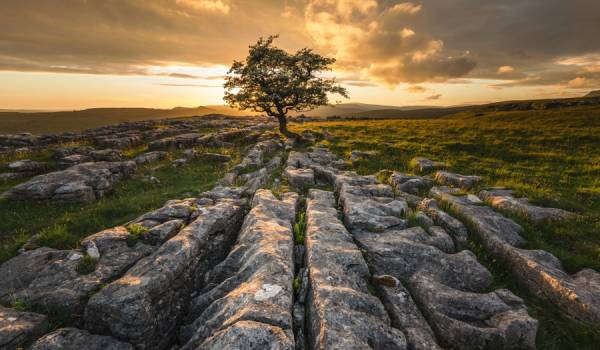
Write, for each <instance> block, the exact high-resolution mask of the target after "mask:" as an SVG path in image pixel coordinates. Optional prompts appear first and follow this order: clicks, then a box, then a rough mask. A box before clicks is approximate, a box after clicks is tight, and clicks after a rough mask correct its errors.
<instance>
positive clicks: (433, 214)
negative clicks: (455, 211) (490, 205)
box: [419, 198, 469, 249]
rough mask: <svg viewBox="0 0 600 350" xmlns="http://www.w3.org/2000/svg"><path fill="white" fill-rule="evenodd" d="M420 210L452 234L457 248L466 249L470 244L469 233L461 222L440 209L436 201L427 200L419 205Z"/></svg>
mask: <svg viewBox="0 0 600 350" xmlns="http://www.w3.org/2000/svg"><path fill="white" fill-rule="evenodd" d="M419 209H420V210H422V211H423V212H425V213H426V214H427V215H428V216H429V217H430V218H431V219H432V220H433V222H434V223H435V224H436V225H438V226H441V227H442V228H444V229H445V230H446V231H447V232H449V233H450V235H451V236H452V239H453V240H454V243H455V244H456V247H458V248H459V249H465V248H466V247H467V245H468V243H469V232H468V231H467V228H466V227H465V225H464V224H463V223H462V222H460V220H458V219H455V218H454V217H453V216H451V215H450V214H448V213H446V212H445V211H443V210H442V209H440V208H439V206H438V204H437V202H436V200H435V199H430V198H425V199H423V200H422V201H421V202H420V203H419Z"/></svg>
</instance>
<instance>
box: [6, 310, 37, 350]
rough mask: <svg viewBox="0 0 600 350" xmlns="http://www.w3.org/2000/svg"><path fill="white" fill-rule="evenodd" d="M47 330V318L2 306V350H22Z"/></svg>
mask: <svg viewBox="0 0 600 350" xmlns="http://www.w3.org/2000/svg"><path fill="white" fill-rule="evenodd" d="M47 330H48V319H47V318H46V316H44V315H40V314H36V313H34V312H23V311H17V310H14V309H10V308H6V307H3V306H0V349H6V350H14V349H22V348H24V347H25V346H27V345H29V344H31V343H32V342H34V341H35V340H36V339H37V338H39V337H41V336H42V335H43V334H44V333H46V332H47Z"/></svg>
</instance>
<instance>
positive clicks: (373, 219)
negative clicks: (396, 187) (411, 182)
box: [340, 182, 408, 232]
mask: <svg viewBox="0 0 600 350" xmlns="http://www.w3.org/2000/svg"><path fill="white" fill-rule="evenodd" d="M349 183H351V182H349ZM340 203H341V204H342V206H343V207H344V223H345V224H346V226H347V227H348V228H349V229H351V230H355V229H364V230H369V231H373V232H380V231H383V230H385V229H388V228H392V227H395V228H404V227H406V220H404V219H402V217H403V216H405V214H406V212H407V211H408V206H407V204H406V202H404V201H399V200H395V199H393V191H392V188H391V187H390V186H387V185H364V186H353V185H348V184H347V183H346V184H344V185H343V186H342V189H341V191H340Z"/></svg>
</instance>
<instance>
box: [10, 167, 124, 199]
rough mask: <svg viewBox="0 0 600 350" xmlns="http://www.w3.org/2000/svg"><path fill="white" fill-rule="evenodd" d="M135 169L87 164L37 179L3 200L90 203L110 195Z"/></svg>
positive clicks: (21, 186)
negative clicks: (119, 181) (117, 182)
mask: <svg viewBox="0 0 600 350" xmlns="http://www.w3.org/2000/svg"><path fill="white" fill-rule="evenodd" d="M135 169H136V166H135V163H134V162H131V161H128V162H114V163H110V162H99V163H84V164H80V165H75V166H73V167H70V168H69V169H67V170H61V171H56V172H52V173H48V174H44V175H39V176H36V177H34V178H33V179H31V180H29V181H27V182H25V183H22V184H19V185H17V186H15V187H13V188H11V189H9V190H8V191H6V192H5V193H4V194H3V196H6V197H8V198H11V199H18V200H27V199H33V200H57V201H68V202H91V201H94V200H96V199H98V198H100V197H102V196H104V195H105V194H106V193H107V192H108V191H110V190H111V189H112V186H113V185H114V183H115V182H116V181H118V180H120V179H125V178H129V177H130V176H131V175H132V174H133V173H134V172H135Z"/></svg>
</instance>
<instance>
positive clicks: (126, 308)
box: [85, 199, 245, 349]
mask: <svg viewBox="0 0 600 350" xmlns="http://www.w3.org/2000/svg"><path fill="white" fill-rule="evenodd" d="M244 207H245V205H244V202H243V201H239V200H228V199H223V200H219V201H217V202H216V203H215V204H214V205H207V206H204V207H200V208H199V209H198V210H199V212H200V213H199V215H198V216H197V218H196V219H195V220H194V221H193V222H192V223H190V224H189V225H188V226H187V227H185V228H184V229H183V230H181V231H180V232H179V233H178V234H177V235H176V236H174V237H173V238H171V239H170V240H168V241H167V242H165V243H164V244H163V245H162V246H160V248H158V249H157V250H156V251H155V252H154V253H153V254H152V255H150V256H148V257H146V258H144V259H142V260H140V261H139V262H137V264H135V266H133V267H132V268H131V269H129V271H127V273H126V274H125V275H123V277H121V278H119V279H117V280H116V281H114V282H112V283H110V284H109V285H108V286H106V287H104V288H102V290H100V291H99V292H98V293H96V294H94V296H93V297H92V298H91V299H90V301H89V303H88V305H87V307H86V309H85V324H86V328H87V329H89V330H91V331H93V332H96V333H101V334H111V335H112V336H114V337H116V338H118V339H122V340H126V341H128V342H130V343H132V344H134V345H135V346H137V347H140V348H155V349H163V348H166V347H167V346H168V345H169V344H170V341H171V340H172V338H173V336H174V335H175V331H176V326H177V324H178V323H179V322H180V320H181V318H182V317H183V312H184V310H185V309H186V308H187V303H188V301H189V295H190V294H191V290H193V288H194V286H195V285H196V283H197V282H195V278H196V276H197V275H198V274H200V275H201V272H199V270H206V269H208V268H209V267H210V266H213V265H214V264H215V263H216V262H218V259H219V258H222V257H223V256H224V254H225V252H226V251H227V247H228V245H229V244H231V243H233V240H234V239H235V238H234V237H235V234H236V233H237V230H238V229H239V226H240V224H241V219H242V216H243V213H244Z"/></svg>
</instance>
